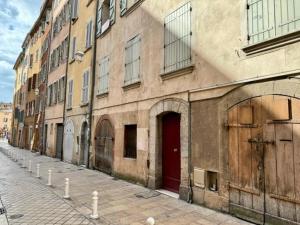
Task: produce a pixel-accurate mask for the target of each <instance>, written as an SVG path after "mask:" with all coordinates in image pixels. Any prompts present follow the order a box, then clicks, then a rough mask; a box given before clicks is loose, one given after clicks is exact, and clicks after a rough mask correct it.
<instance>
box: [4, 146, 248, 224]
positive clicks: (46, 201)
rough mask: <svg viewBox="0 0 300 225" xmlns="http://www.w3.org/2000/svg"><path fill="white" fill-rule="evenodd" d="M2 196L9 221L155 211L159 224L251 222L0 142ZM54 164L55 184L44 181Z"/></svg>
mask: <svg viewBox="0 0 300 225" xmlns="http://www.w3.org/2000/svg"><path fill="white" fill-rule="evenodd" d="M4 149H11V150H13V151H14V152H16V153H17V154H19V155H21V154H22V155H24V156H25V158H26V164H27V165H28V160H32V169H33V172H32V173H30V172H28V168H21V165H22V160H19V161H18V162H14V161H13V160H11V159H10V158H8V156H7V155H5V154H4V152H5V150H4ZM37 163H39V164H40V165H41V170H40V174H41V179H38V178H36V177H35V176H36V171H35V170H36V164H37ZM0 165H1V166H0V167H1V169H0V196H1V199H2V201H3V203H4V205H5V207H6V209H7V212H8V218H9V222H10V224H12V225H13V224H20V225H21V224H22V225H25V224H27V225H34V224H39V225H41V224H70V225H71V224H132V225H139V224H146V223H145V221H146V219H147V218H148V217H153V218H155V220H156V224H170V225H171V224H172V225H174V224H195V225H196V224H202V225H216V224H222V225H238V224H245V225H246V224H249V223H247V222H244V221H241V220H239V219H237V218H234V217H232V216H230V215H226V214H223V213H219V212H216V211H213V210H210V209H207V208H204V207H201V206H197V205H191V204H187V203H185V202H184V201H181V200H177V199H175V198H172V197H169V196H166V195H163V194H160V193H158V192H155V191H150V190H148V189H146V188H144V187H141V186H138V185H134V184H131V183H128V182H125V181H122V180H117V179H114V178H112V177H110V176H108V175H105V174H103V173H100V172H98V171H92V170H88V169H84V168H81V167H77V166H75V165H71V164H67V163H64V162H61V161H59V160H57V159H52V158H49V157H46V156H40V155H37V154H34V153H31V152H29V151H25V150H21V149H17V148H13V147H11V146H9V145H8V144H6V143H4V142H1V151H0ZM48 169H52V184H53V187H48V186H46V184H47V174H48ZM66 177H68V178H69V179H70V196H71V199H70V200H64V199H63V198H62V196H63V195H64V179H65V178H66ZM94 190H97V191H98V192H99V206H98V207H99V208H98V211H99V216H100V219H98V220H90V218H89V215H90V214H91V202H92V192H93V191H94Z"/></svg>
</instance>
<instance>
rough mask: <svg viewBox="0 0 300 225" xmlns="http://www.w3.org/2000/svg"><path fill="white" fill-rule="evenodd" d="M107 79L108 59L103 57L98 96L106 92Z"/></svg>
mask: <svg viewBox="0 0 300 225" xmlns="http://www.w3.org/2000/svg"><path fill="white" fill-rule="evenodd" d="M108 78H109V58H108V57H105V58H103V59H102V60H101V63H100V73H99V89H98V94H103V93H106V92H108Z"/></svg>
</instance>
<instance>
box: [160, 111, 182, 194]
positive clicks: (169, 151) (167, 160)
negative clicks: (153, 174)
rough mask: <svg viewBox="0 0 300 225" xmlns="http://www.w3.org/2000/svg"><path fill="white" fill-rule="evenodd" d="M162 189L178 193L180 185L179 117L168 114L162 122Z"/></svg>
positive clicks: (175, 114) (174, 114)
mask: <svg viewBox="0 0 300 225" xmlns="http://www.w3.org/2000/svg"><path fill="white" fill-rule="evenodd" d="M162 121H163V122H162V128H163V129H162V132H163V133H162V136H163V140H162V175H163V188H164V189H166V190H169V191H172V192H176V193H178V192H179V185H180V115H179V114H177V113H168V114H167V115H165V116H163V120H162Z"/></svg>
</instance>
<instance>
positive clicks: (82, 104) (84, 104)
mask: <svg viewBox="0 0 300 225" xmlns="http://www.w3.org/2000/svg"><path fill="white" fill-rule="evenodd" d="M88 105H89V103H88V102H87V103H81V105H80V107H81V108H84V107H87V106H88Z"/></svg>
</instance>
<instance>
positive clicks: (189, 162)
mask: <svg viewBox="0 0 300 225" xmlns="http://www.w3.org/2000/svg"><path fill="white" fill-rule="evenodd" d="M188 104H189V116H188V117H189V135H188V137H189V138H188V173H189V178H188V179H189V185H188V189H189V190H188V199H187V202H188V203H193V189H192V149H191V147H192V136H191V135H192V121H191V118H192V112H191V102H190V92H188Z"/></svg>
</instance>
